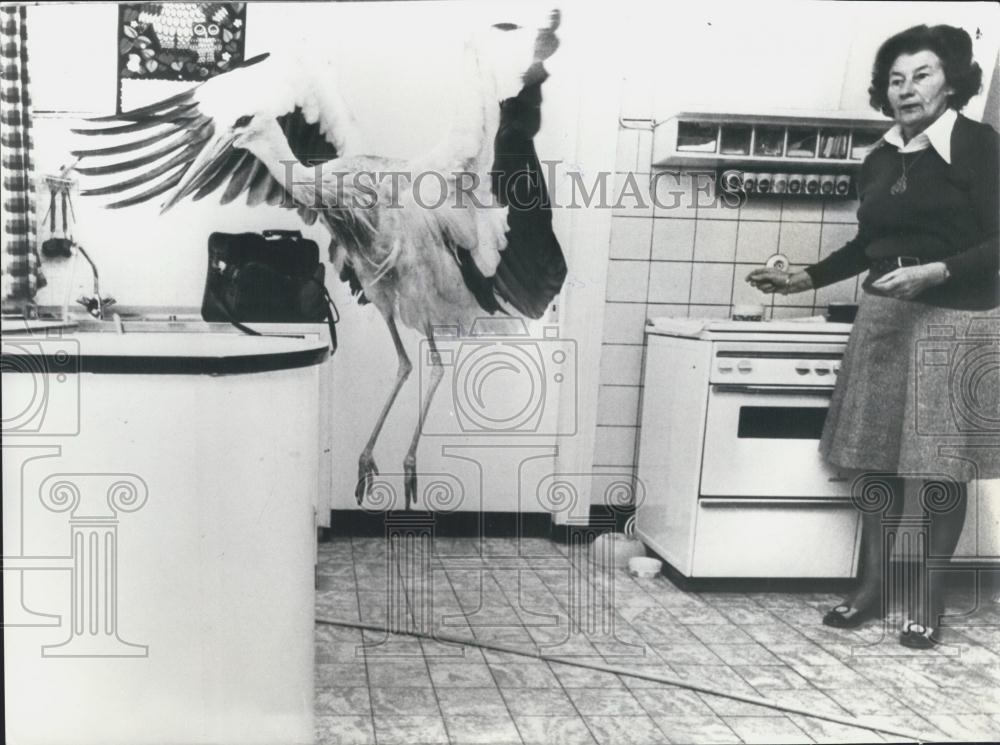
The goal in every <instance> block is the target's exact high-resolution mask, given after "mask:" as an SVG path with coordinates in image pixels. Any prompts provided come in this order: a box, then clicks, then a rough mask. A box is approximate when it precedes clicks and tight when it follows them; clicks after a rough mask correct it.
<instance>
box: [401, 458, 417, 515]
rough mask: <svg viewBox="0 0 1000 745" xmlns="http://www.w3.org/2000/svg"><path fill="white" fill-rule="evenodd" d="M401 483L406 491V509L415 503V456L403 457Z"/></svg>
mask: <svg viewBox="0 0 1000 745" xmlns="http://www.w3.org/2000/svg"><path fill="white" fill-rule="evenodd" d="M403 484H404V488H405V492H406V509H410V504H416V503H417V456H416V455H407V456H406V457H405V458H404V459H403Z"/></svg>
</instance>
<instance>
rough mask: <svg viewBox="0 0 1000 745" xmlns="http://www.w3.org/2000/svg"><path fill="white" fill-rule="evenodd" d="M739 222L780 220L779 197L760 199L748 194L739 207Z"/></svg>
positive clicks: (760, 197) (755, 195) (757, 196)
mask: <svg viewBox="0 0 1000 745" xmlns="http://www.w3.org/2000/svg"><path fill="white" fill-rule="evenodd" d="M740 220H741V221H746V220H770V221H772V222H779V221H780V220H781V197H762V196H759V195H757V194H750V195H748V196H747V197H746V201H745V202H744V203H743V206H742V207H740Z"/></svg>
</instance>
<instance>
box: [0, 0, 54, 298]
mask: <svg viewBox="0 0 1000 745" xmlns="http://www.w3.org/2000/svg"><path fill="white" fill-rule="evenodd" d="M26 15H27V12H26V9H25V8H24V7H23V6H12V5H2V6H0V129H2V134H0V179H2V182H3V189H2V191H3V213H4V214H3V218H2V219H3V233H2V237H3V241H2V243H3V253H4V256H3V260H4V265H3V273H4V275H5V276H4V301H5V305H7V304H8V301H14V302H22V303H27V302H30V301H31V300H32V299H33V298H34V296H35V292H36V291H37V290H39V289H40V288H42V287H44V286H45V277H44V275H43V274H42V271H41V266H40V261H39V257H38V246H37V241H36V232H35V217H36V216H35V183H34V171H33V168H32V158H31V147H32V146H31V98H30V97H29V95H28V50H27V48H26V41H27V29H26V28H25V18H26Z"/></svg>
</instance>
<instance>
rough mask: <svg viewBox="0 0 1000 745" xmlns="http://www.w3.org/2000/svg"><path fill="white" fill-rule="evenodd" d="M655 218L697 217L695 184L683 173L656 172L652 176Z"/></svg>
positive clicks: (689, 176) (687, 174)
mask: <svg viewBox="0 0 1000 745" xmlns="http://www.w3.org/2000/svg"><path fill="white" fill-rule="evenodd" d="M653 187H654V194H655V196H656V204H655V214H656V216H657V217H687V218H694V217H697V214H698V209H697V202H696V201H695V198H696V194H695V189H696V184H695V180H694V179H693V178H692V176H691V174H690V173H687V172H684V171H656V173H654V174H653Z"/></svg>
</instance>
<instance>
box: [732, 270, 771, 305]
mask: <svg viewBox="0 0 1000 745" xmlns="http://www.w3.org/2000/svg"><path fill="white" fill-rule="evenodd" d="M755 268H756V266H754V265H753V264H737V265H736V269H735V272H734V274H733V299H732V303H733V305H770V304H771V298H770V297H769V296H768V295H765V294H764V293H763V292H761V291H760V290H758V289H757V288H755V287H753V286H751V285H750V283H749V282H747V281H746V276H747V274H749V273H750V272H751V271H752V270H753V269H755Z"/></svg>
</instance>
